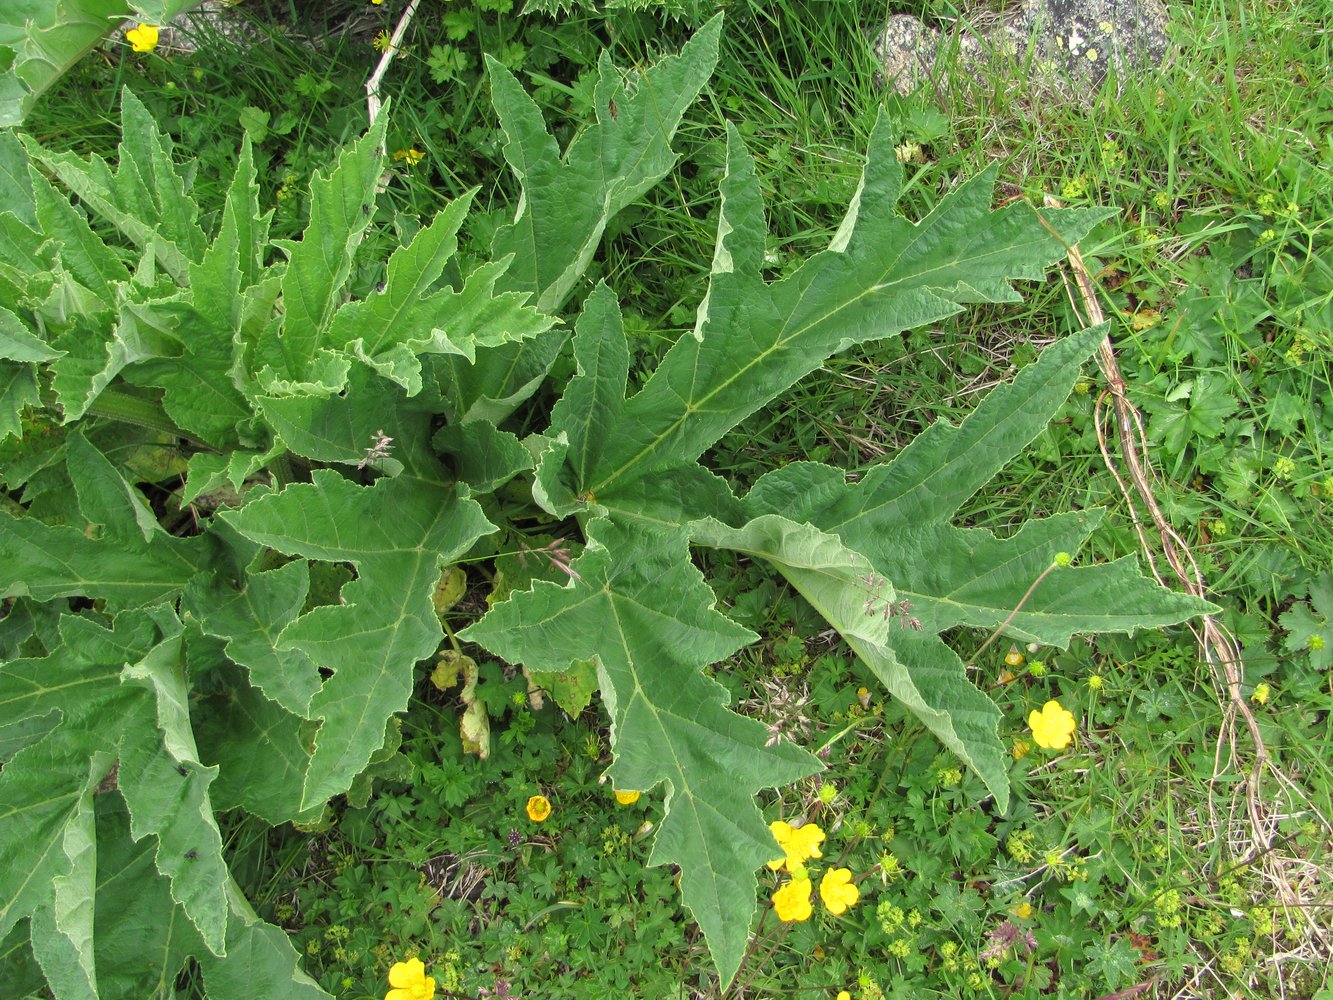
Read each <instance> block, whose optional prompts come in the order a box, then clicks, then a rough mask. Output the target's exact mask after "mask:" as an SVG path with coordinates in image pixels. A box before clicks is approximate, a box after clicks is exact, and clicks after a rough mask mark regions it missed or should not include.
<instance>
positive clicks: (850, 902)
mask: <svg viewBox="0 0 1333 1000" xmlns="http://www.w3.org/2000/svg"><path fill="white" fill-rule="evenodd" d="M819 898H820V899H822V900H823V901H824V905H825V906H827V907H828V911H829V913H832V914H834V915H837V914H839V913H846V912H847V907H849V906H855V905H856V901H857V900H858V899H860V898H861V890H860V889H858V888H857V887H856V886H855V885H854V884H852V872H851V869H849V868H832V869H830V870H829V871H827V872H825V873H824V877H823V878H822V879H820V880H819Z"/></svg>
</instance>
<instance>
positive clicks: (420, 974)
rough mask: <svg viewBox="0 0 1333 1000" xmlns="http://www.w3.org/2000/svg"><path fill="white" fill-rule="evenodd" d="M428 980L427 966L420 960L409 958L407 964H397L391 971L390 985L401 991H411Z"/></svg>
mask: <svg viewBox="0 0 1333 1000" xmlns="http://www.w3.org/2000/svg"><path fill="white" fill-rule="evenodd" d="M425 978H426V965H425V963H424V962H422V961H421V959H419V958H409V959H408V960H407V961H406V962H395V963H394V964H393V967H392V968H390V969H389V985H390V986H393V987H396V988H398V989H400V990H410V989H411V988H412V987H413V986H417V985H419V984H420V983H421V982H422V980H424V979H425Z"/></svg>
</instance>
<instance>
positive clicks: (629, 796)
mask: <svg viewBox="0 0 1333 1000" xmlns="http://www.w3.org/2000/svg"><path fill="white" fill-rule="evenodd" d="M616 801H617V802H619V803H620V804H621V805H622V806H632V805H634V803H636V802H638V801H639V793H638V792H621V791H617V792H616Z"/></svg>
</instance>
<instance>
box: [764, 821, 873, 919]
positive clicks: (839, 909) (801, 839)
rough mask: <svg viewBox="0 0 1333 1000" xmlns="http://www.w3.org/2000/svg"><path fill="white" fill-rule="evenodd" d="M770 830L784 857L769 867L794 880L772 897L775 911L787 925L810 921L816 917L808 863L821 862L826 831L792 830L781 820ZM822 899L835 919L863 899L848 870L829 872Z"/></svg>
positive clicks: (821, 890) (815, 826)
mask: <svg viewBox="0 0 1333 1000" xmlns="http://www.w3.org/2000/svg"><path fill="white" fill-rule="evenodd" d="M768 828H769V829H770V830H772V831H773V837H774V839H775V840H777V842H778V846H779V847H781V848H782V851H783V855H784V856H783V857H781V858H778V859H776V860H774V861H770V862H769V863H768V867H769V868H771V869H773V870H774V871H779V870H781V869H783V868H786V869H787V871H788V872H789V873H790V874H791V876H792V877H791V880H790V881H789V882H787V883H786V884H785V885H782V886H780V887H779V888H778V890H777V891H776V892H774V893H773V910H774V912H775V913H777V915H778V919H779V920H781V921H783V922H784V923H792V922H795V921H801V920H809V919H810V917H811V915H813V913H814V906H813V905H811V902H810V897H811V895H812V892H813V888H814V887H813V885H812V884H811V880H810V873H809V872H808V871H806V868H805V863H806V862H807V861H808V860H810V859H811V858H822V857H823V856H824V855H823V852H822V851H820V849H819V845H820V844H822V843H823V842H824V831H823V830H821V829H820V828H819V826H818V824H816V823H806V824H804V825H803V826H799V827H796V826H792V825H791V824H790V823H786V822H784V821H782V820H776V821H775V822H773V823H770V824H769V826H768ZM819 898H820V899H822V900H823V901H824V906H825V907H826V908H827V909H828V911H829V912H830V913H832V914H834V915H838V914H842V913H846V912H847V908H848V907H850V906H854V905H855V904H856V901H857V900H858V899H860V898H861V890H860V889H858V888H857V887H856V886H855V885H854V884H853V883H852V872H851V869H849V868H830V869H829V870H828V871H826V872H825V873H824V877H823V878H822V879H820V881H819Z"/></svg>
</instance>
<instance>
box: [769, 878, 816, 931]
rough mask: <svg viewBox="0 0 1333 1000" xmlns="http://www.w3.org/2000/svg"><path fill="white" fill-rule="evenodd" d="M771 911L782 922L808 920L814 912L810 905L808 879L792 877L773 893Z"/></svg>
mask: <svg viewBox="0 0 1333 1000" xmlns="http://www.w3.org/2000/svg"><path fill="white" fill-rule="evenodd" d="M773 911H774V912H775V913H777V915H778V919H779V920H781V921H782V922H783V923H787V924H789V923H793V922H796V921H800V920H809V919H810V914H812V913H814V912H815V910H814V907H813V906H811V905H810V880H809V879H808V878H794V879H792V880H791V881H790V882H788V883H787V884H786V885H784V886H783V887H782V888H781V889H779V890H778V891H777V892H775V893H773Z"/></svg>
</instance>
